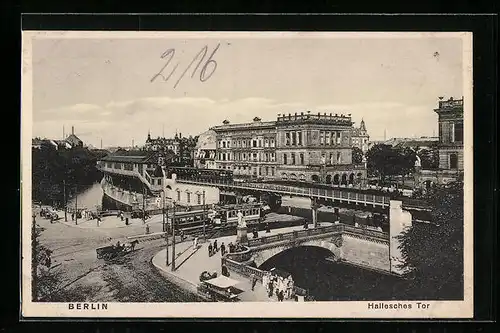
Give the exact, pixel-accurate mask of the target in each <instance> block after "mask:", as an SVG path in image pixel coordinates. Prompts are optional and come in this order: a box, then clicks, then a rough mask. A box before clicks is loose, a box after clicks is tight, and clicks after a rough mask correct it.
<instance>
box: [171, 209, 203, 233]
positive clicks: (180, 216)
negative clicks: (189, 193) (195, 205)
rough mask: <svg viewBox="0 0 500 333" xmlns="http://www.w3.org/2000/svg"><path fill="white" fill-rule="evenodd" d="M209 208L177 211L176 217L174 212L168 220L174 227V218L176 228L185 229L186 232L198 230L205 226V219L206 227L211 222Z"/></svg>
mask: <svg viewBox="0 0 500 333" xmlns="http://www.w3.org/2000/svg"><path fill="white" fill-rule="evenodd" d="M209 213H210V212H209V211H208V210H202V209H200V210H191V211H187V212H176V213H175V217H174V216H173V214H169V215H168V216H167V219H166V222H167V225H168V227H169V228H171V227H172V220H174V219H175V221H173V222H174V224H175V229H176V230H183V231H184V232H187V233H190V232H196V231H200V230H202V228H203V220H205V227H208V226H209V225H210V223H211V221H210V218H209Z"/></svg>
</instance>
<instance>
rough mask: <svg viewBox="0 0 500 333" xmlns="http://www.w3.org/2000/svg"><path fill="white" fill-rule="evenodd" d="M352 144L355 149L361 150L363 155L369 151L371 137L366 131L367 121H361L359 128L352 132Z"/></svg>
mask: <svg viewBox="0 0 500 333" xmlns="http://www.w3.org/2000/svg"><path fill="white" fill-rule="evenodd" d="M351 142H352V146H353V147H357V148H359V149H360V150H361V151H362V152H363V154H364V153H366V152H367V151H368V149H369V144H370V136H369V135H368V131H367V130H366V125H365V121H364V120H363V119H361V123H360V125H359V127H355V128H353V129H352V130H351Z"/></svg>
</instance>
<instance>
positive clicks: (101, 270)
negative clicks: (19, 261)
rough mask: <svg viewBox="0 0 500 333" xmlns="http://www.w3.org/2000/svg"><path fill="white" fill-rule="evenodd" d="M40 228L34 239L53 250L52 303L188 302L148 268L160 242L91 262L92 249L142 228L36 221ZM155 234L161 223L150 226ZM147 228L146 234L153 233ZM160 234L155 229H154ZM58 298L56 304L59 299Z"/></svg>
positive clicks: (179, 291) (94, 257)
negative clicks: (54, 280) (55, 285)
mask: <svg viewBox="0 0 500 333" xmlns="http://www.w3.org/2000/svg"><path fill="white" fill-rule="evenodd" d="M36 221H37V224H38V225H40V226H41V227H43V228H45V230H44V231H43V232H42V235H41V237H40V241H41V242H42V244H43V245H45V246H47V247H48V248H49V249H51V250H52V251H53V253H52V267H53V268H52V269H53V270H54V271H55V272H56V273H59V274H60V285H59V288H61V289H60V291H59V292H57V293H56V299H58V300H59V301H65V302H70V301H73V302H84V301H87V302H97V301H103V302H104V301H106V302H127V301H128V302H182V301H184V302H185V301H188V300H191V301H194V300H195V298H194V297H193V296H192V295H188V294H186V293H185V292H184V291H183V290H181V289H180V288H178V287H177V286H175V285H173V284H171V283H169V282H168V281H167V280H166V279H165V278H164V277H162V276H161V275H160V274H159V273H158V272H157V270H156V269H155V268H154V267H153V266H152V264H151V258H152V257H153V256H154V255H155V254H156V253H157V252H158V251H160V250H161V248H162V247H164V246H165V242H164V240H162V239H160V240H154V241H148V242H144V243H140V244H139V245H138V246H137V247H136V250H135V251H134V252H132V253H129V254H127V255H126V256H124V257H122V258H117V259H114V260H112V261H109V262H104V260H102V259H100V260H99V259H97V257H96V248H98V247H102V246H107V245H110V244H111V243H112V242H116V240H117V239H122V238H124V237H127V236H131V235H138V234H143V233H144V226H143V225H130V226H127V227H124V228H93V229H90V228H78V227H73V226H68V225H67V224H66V223H52V224H51V223H50V221H48V220H47V219H44V218H42V217H39V216H37V218H36ZM153 226H158V227H159V228H160V229H161V223H160V224H156V223H153ZM154 231H155V230H153V228H152V232H154ZM156 231H160V230H156ZM59 298H60V299H59Z"/></svg>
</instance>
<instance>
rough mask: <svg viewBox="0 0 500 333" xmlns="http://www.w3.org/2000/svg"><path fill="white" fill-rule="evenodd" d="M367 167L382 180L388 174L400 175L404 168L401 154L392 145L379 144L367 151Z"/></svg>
mask: <svg viewBox="0 0 500 333" xmlns="http://www.w3.org/2000/svg"><path fill="white" fill-rule="evenodd" d="M366 159H367V168H368V172H370V173H371V174H376V175H379V176H380V178H381V180H382V182H384V181H385V178H386V177H387V176H394V175H400V174H401V170H402V167H403V165H402V159H401V154H400V152H399V151H398V150H397V149H393V148H392V146H389V145H384V144H378V145H375V146H373V147H372V148H370V150H368V151H367V152H366Z"/></svg>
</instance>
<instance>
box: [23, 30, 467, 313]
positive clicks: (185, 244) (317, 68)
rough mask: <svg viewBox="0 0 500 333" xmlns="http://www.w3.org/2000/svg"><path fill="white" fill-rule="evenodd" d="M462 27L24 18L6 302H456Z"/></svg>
mask: <svg viewBox="0 0 500 333" xmlns="http://www.w3.org/2000/svg"><path fill="white" fill-rule="evenodd" d="M472 38H473V36H472V33H467V32H454V33H447V32H421V33H416V32H415V33H413V32H412V33H406V32H405V33H402V32H398V33H393V32H391V33H383V32H378V33H373V32H372V33H362V32H355V33H354V32H351V33H349V32H343V33H338V32H335V33H334V32H322V33H317V32H314V33H313V32H311V33H309V32H286V33H285V32H262V33H260V32H252V33H245V32H109V31H108V32H90V31H87V32H85V31H80V32H75V31H52V32H47V31H24V32H23V38H22V39H23V43H22V57H23V62H22V160H21V165H22V207H23V212H22V235H21V246H22V306H21V312H22V316H23V317H26V318H29V317H57V318H68V317H89V318H92V317H115V318H116V317H127V318H172V317H185V318H190V317H191V318H192V317H212V318H213V317H215V318H227V317H240V318H241V317H252V318H287V317H303V318H471V317H472V315H473V223H474V222H473V201H472V200H473V196H472V184H473V179H472V176H473V175H472V145H473V136H472V97H473V96H472Z"/></svg>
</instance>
